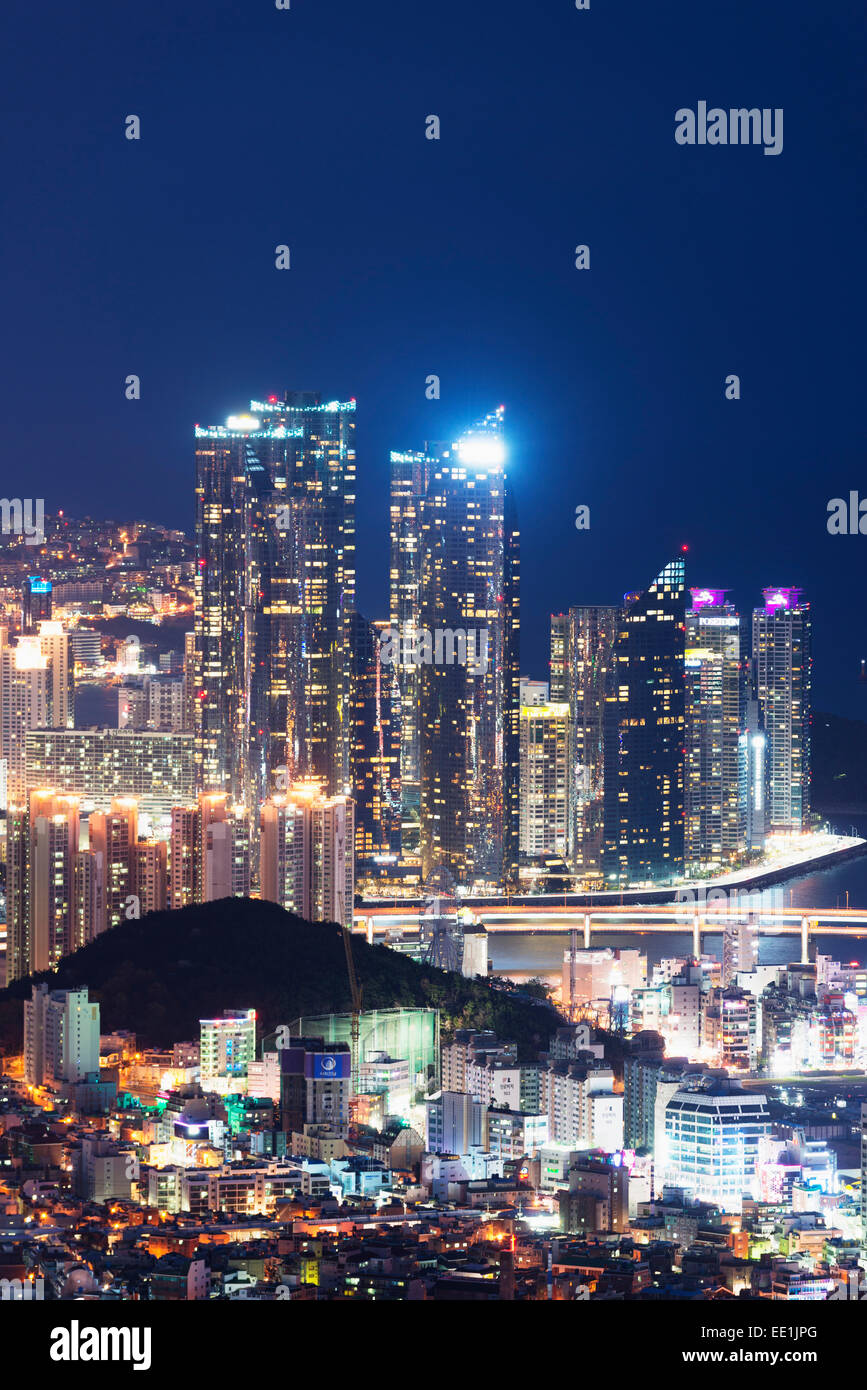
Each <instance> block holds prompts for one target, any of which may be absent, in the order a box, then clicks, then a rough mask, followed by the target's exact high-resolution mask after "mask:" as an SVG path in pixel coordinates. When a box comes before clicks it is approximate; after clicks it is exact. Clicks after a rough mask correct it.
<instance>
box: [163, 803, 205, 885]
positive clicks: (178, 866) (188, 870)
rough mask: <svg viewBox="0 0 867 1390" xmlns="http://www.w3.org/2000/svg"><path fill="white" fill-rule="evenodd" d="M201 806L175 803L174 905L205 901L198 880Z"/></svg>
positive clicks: (171, 863) (172, 846) (171, 862)
mask: <svg viewBox="0 0 867 1390" xmlns="http://www.w3.org/2000/svg"><path fill="white" fill-rule="evenodd" d="M200 867H201V865H200V853H199V808H198V806H173V807H172V812H171V831H170V833H169V889H168V906H169V907H170V908H179V907H189V906H190V904H191V903H197V902H200V901H201V893H200V888H199V883H198V874H199V869H200Z"/></svg>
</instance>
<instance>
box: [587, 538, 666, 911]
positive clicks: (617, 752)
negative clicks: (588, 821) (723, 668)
mask: <svg viewBox="0 0 867 1390" xmlns="http://www.w3.org/2000/svg"><path fill="white" fill-rule="evenodd" d="M684 597H685V596H684V563H683V560H681V559H678V560H673V561H671V563H670V564H668V565H666V567H665V569H663V571H662V572H661V574H659V575H658V577H657V578H656V579H655V580H654V581H653V583H652V584H651V585H650V587H649V588H648V589H647V590H645V592H644V593H641V594H636V595H631V594H630V595H628V596H627V599H626V601H625V608H624V610H623V616H622V618H621V619H620V621H619V624H618V633H617V637H616V639H615V642H614V651H613V663H614V667H613V674H612V678H611V679H612V693H611V694H610V695H609V696H607V697H606V701H605V710H604V715H603V726H604V777H605V785H604V789H603V803H604V847H603V868H604V872H605V879H606V882H608V883H611V884H617V885H620V886H622V887H627V886H629V885H632V884H635V885H639V884H646V883H670V882H671V881H672V880H673V879H674V878H676V877H679V876H680V875H681V874H682V873H683V846H684V823H683V818H684V786H683V776H684V649H685V643H684V629H685V621H684V620H685V602H684Z"/></svg>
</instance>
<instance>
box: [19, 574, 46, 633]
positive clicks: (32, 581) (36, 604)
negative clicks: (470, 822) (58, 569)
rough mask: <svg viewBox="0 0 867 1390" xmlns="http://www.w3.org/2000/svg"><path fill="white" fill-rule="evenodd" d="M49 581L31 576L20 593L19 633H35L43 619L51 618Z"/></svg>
mask: <svg viewBox="0 0 867 1390" xmlns="http://www.w3.org/2000/svg"><path fill="white" fill-rule="evenodd" d="M51 610H52V603H51V580H50V579H41V578H39V576H38V575H35V574H31V575H29V576H28V577H27V579H25V581H24V587H23V589H22V592H21V631H22V632H35V631H36V629H37V627H38V626H39V624H40V622H41V621H42V620H43V619H46V618H50V617H51Z"/></svg>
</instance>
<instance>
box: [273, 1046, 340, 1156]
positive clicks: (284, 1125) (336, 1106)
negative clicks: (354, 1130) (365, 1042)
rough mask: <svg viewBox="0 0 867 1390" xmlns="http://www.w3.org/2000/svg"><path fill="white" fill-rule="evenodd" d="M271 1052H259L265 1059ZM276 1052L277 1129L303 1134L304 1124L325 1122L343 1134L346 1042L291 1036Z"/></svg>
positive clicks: (330, 1127) (287, 1133) (336, 1132)
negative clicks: (277, 1077) (278, 1077)
mask: <svg viewBox="0 0 867 1390" xmlns="http://www.w3.org/2000/svg"><path fill="white" fill-rule="evenodd" d="M273 1055H274V1054H273V1052H272V1053H268V1052H263V1057H264V1058H266V1059H267V1058H268V1057H269V1056H273ZM276 1056H277V1058H278V1062H279V1071H280V1080H279V1096H280V1100H279V1127H280V1129H281V1131H282V1132H283V1133H284V1134H286V1135H291V1134H303V1133H304V1126H305V1125H327V1126H328V1128H329V1129H330V1130H331V1131H333V1132H334V1133H335V1134H345V1133H346V1132H347V1128H348V1125H349V1101H350V1097H351V1094H352V1054H351V1050H350V1048H349V1045H348V1044H347V1043H339V1042H338V1043H328V1042H326V1040H325V1039H324V1038H322V1037H292V1038H291V1039H290V1042H289V1046H288V1047H283V1048H281V1049H280V1050H279V1052H277V1054H276Z"/></svg>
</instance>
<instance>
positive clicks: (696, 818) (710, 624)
mask: <svg viewBox="0 0 867 1390" xmlns="http://www.w3.org/2000/svg"><path fill="white" fill-rule="evenodd" d="M690 593H691V595H692V607H691V608H690V609H689V611H688V612H687V615H686V789H685V796H686V832H685V847H684V856H685V860H686V864H687V867H688V868H689V869H690V870H692V871H693V872H703V871H706V870H717V871H718V870H719V869H721V868H725V867H729V866H731V865H733V864H735V863H736V862H737V861H738V859H739V857H740V856H741V854H742V853H743V851H744V849H745V845H746V825H745V821H746V815H745V811H746V808H745V807H744V806H743V803H742V800H741V796H740V786H739V756H738V749H739V739H740V730H741V691H742V687H743V681H742V676H743V672H742V663H741V650H740V618H739V617H738V614H737V612H736V611H735V609H734V608H733V607H732V605H731V604H730V603H726V601H725V590H724V589H690Z"/></svg>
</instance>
